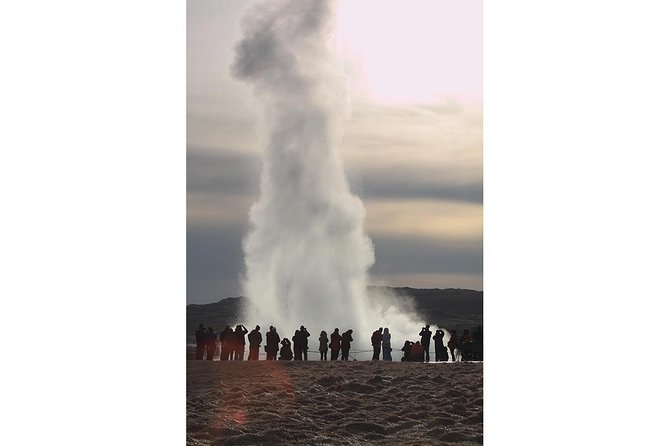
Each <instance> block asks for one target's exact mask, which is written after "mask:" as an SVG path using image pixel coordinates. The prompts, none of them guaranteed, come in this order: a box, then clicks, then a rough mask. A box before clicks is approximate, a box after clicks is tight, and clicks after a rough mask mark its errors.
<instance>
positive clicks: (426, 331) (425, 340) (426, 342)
mask: <svg viewBox="0 0 669 446" xmlns="http://www.w3.org/2000/svg"><path fill="white" fill-rule="evenodd" d="M418 335H419V336H420V345H421V346H422V347H423V350H424V352H425V362H430V338H431V337H432V332H431V331H430V326H429V325H426V326H425V327H423V329H422V330H421V331H420V333H418Z"/></svg>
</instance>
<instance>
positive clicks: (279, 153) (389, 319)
mask: <svg viewBox="0 0 669 446" xmlns="http://www.w3.org/2000/svg"><path fill="white" fill-rule="evenodd" d="M335 6H336V2H334V1H324V0H280V1H277V0H272V1H260V2H257V3H255V4H254V5H252V6H251V7H250V8H249V9H248V10H247V12H246V15H245V16H244V18H243V20H242V23H241V26H242V33H243V37H242V39H241V41H240V42H238V44H237V46H236V58H235V62H234V65H233V68H232V69H233V73H234V75H235V76H236V77H237V78H238V79H240V80H243V81H246V82H248V83H249V84H251V85H252V87H253V89H254V92H255V94H256V96H257V98H258V99H259V101H260V103H261V105H262V110H263V132H262V133H263V139H264V141H263V144H262V145H263V150H262V158H263V170H262V177H261V187H260V197H259V199H258V201H257V202H256V203H255V204H254V205H253V207H252V208H251V211H250V224H251V230H250V232H249V234H248V235H247V237H246V239H245V240H244V253H245V263H246V274H245V277H244V279H243V290H244V294H245V295H246V296H247V297H248V299H247V302H248V303H247V307H246V309H245V320H246V321H251V322H252V323H253V324H255V323H261V324H265V327H269V325H270V324H272V325H274V326H276V327H277V328H278V329H279V333H280V335H281V336H282V337H283V336H286V337H290V335H291V334H292V332H293V331H294V330H295V329H297V328H298V327H299V326H300V325H305V326H306V327H307V328H308V329H309V330H311V333H312V334H316V333H318V332H319V331H320V330H322V329H325V330H326V331H328V333H329V332H331V331H332V329H333V328H334V327H339V328H340V332H343V331H345V330H347V329H348V328H353V330H354V338H355V337H356V335H357V336H358V337H357V339H356V340H358V341H360V343H357V345H358V346H360V347H362V346H364V345H367V344H368V342H369V341H368V339H369V336H370V335H371V333H372V331H373V330H375V329H377V328H378V327H380V326H384V327H385V326H388V327H389V328H390V330H391V333H393V334H396V335H397V336H408V334H410V333H415V334H413V335H412V336H411V339H413V338H415V337H416V334H417V332H418V330H419V329H420V326H419V325H417V324H420V322H417V321H413V320H411V319H412V318H410V317H409V316H408V315H407V314H405V313H403V312H401V311H400V310H399V309H398V307H387V306H386V307H385V308H381V306H379V305H377V303H378V302H377V299H374V302H372V301H370V299H369V297H368V295H367V287H366V285H367V272H368V270H369V268H370V267H371V265H372V264H373V263H374V249H373V245H372V242H371V240H370V239H369V237H367V235H366V234H365V232H364V219H365V208H364V206H363V203H362V201H361V200H360V199H359V198H358V197H357V196H355V195H353V194H352V193H351V190H350V188H349V185H348V181H347V179H346V175H345V172H344V168H343V165H342V161H341V158H340V155H339V153H338V151H337V148H336V143H337V142H338V140H339V138H340V135H341V124H342V120H343V117H344V116H345V114H346V111H347V106H348V94H347V89H346V79H345V78H344V74H343V73H344V71H343V70H342V68H341V65H340V64H339V62H338V58H337V57H336V54H335V52H334V50H333V48H334V46H335V45H334V38H333V32H334V26H335ZM405 331H407V332H408V333H407V334H406V335H405V334H404V332H405ZM397 336H395V337H394V345H396V346H398V345H399V344H400V339H398V337H397ZM402 342H403V340H402ZM355 345H356V344H355V343H354V346H355Z"/></svg>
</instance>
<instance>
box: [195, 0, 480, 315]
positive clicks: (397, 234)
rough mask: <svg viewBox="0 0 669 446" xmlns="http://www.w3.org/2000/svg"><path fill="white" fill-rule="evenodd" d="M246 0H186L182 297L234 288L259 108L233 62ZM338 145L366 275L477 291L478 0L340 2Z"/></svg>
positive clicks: (253, 191) (234, 291) (252, 182)
mask: <svg viewBox="0 0 669 446" xmlns="http://www.w3.org/2000/svg"><path fill="white" fill-rule="evenodd" d="M248 3H249V1H247V0H225V1H221V0H189V1H188V2H187V8H188V10H187V144H188V147H187V197H188V203H187V206H188V210H187V212H188V222H187V231H188V233H187V244H188V246H187V302H188V303H207V302H215V301H218V300H220V299H222V298H225V297H233V296H239V295H240V294H241V287H240V277H241V275H242V274H243V272H244V255H243V252H242V240H243V238H244V236H245V235H246V233H247V232H248V229H249V226H248V211H249V209H250V207H251V205H252V204H253V202H254V201H255V200H256V198H257V197H258V194H259V181H260V170H261V160H260V132H259V128H258V121H259V113H260V112H259V105H258V104H257V103H256V102H255V101H254V98H253V95H252V92H251V90H250V88H249V87H248V86H247V85H245V84H243V83H241V82H239V81H238V80H235V79H233V77H232V75H231V72H230V64H231V63H232V60H233V50H234V45H235V42H236V41H237V40H238V39H239V37H240V31H239V26H238V21H239V18H240V17H241V15H242V13H243V10H244V8H245V6H246V5H247V4H248ZM338 14H339V15H338V27H337V34H336V45H337V48H338V49H339V52H340V54H341V57H342V59H343V60H344V61H345V69H346V73H347V76H348V79H349V81H350V96H351V97H350V106H349V109H350V112H349V116H347V117H346V120H345V122H344V126H343V134H342V135H341V142H340V144H339V150H340V152H341V154H342V158H343V161H344V165H345V169H346V173H347V177H348V180H349V182H350V184H351V188H352V190H353V192H354V193H356V194H357V195H359V196H360V197H361V198H362V200H363V202H364V205H365V208H366V211H367V219H366V230H367V233H368V235H369V236H370V238H371V239H372V242H373V244H374V250H375V256H376V262H375V264H374V265H373V266H372V268H371V270H370V284H374V285H388V286H409V287H415V288H470V289H477V290H482V289H483V271H482V269H483V162H482V139H483V133H482V124H483V114H482V72H483V70H482V38H483V36H482V17H483V15H482V2H481V1H478V0H477V1H466V2H464V1H456V0H420V1H415V2H411V3H409V2H403V1H400V0H383V1H381V0H365V1H361V0H342V1H341V2H340V7H339V10H338Z"/></svg>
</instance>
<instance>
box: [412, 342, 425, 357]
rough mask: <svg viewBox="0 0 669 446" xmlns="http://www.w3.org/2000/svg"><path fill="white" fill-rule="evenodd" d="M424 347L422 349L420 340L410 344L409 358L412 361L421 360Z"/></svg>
mask: <svg viewBox="0 0 669 446" xmlns="http://www.w3.org/2000/svg"><path fill="white" fill-rule="evenodd" d="M424 353H425V349H423V343H422V342H421V341H416V342H414V343H413V345H412V346H411V360H412V361H413V362H423V361H424V360H425V355H424Z"/></svg>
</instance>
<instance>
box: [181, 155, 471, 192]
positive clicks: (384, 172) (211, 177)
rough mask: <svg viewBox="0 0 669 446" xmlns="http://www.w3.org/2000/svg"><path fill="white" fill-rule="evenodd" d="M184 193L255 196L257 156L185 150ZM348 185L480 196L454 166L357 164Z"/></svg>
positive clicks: (365, 189)
mask: <svg viewBox="0 0 669 446" xmlns="http://www.w3.org/2000/svg"><path fill="white" fill-rule="evenodd" d="M187 162H188V164H187V174H188V177H187V183H188V194H189V195H200V194H206V195H209V194H216V195H220V194H227V195H249V196H253V197H255V196H257V195H258V192H259V184H260V171H261V167H262V166H261V161H260V158H259V157H258V156H256V155H250V154H243V153H231V152H230V151H223V150H221V151H217V152H214V151H206V150H198V149H190V148H189V150H188V156H187ZM349 179H350V181H351V188H352V190H353V192H354V193H356V194H358V195H360V197H361V198H362V199H363V200H367V199H369V200H373V199H430V200H449V201H463V202H468V203H482V202H483V183H482V182H481V181H473V180H466V179H460V178H459V174H458V172H456V171H452V172H451V171H449V170H448V169H443V168H440V169H429V168H425V167H411V166H404V167H400V166H388V167H371V168H362V169H358V170H356V171H354V172H353V173H350V174H349Z"/></svg>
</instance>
